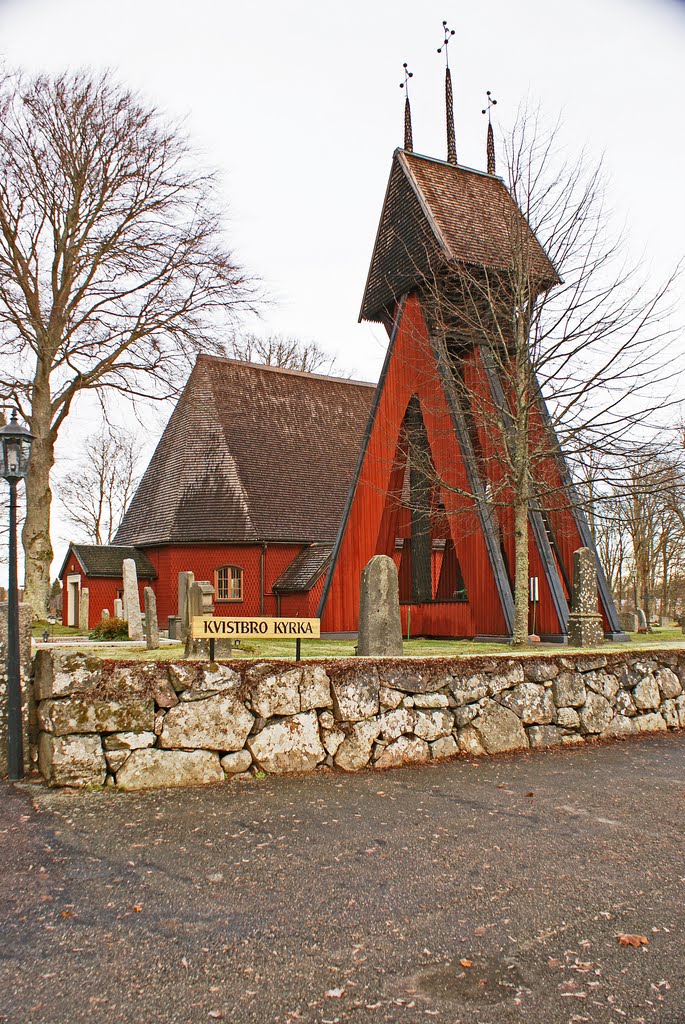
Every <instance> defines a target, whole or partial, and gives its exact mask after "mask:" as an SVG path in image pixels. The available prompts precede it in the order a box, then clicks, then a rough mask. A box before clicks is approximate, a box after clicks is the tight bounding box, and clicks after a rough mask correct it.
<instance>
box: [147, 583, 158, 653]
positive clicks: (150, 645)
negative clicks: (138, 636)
mask: <svg viewBox="0 0 685 1024" xmlns="http://www.w3.org/2000/svg"><path fill="white" fill-rule="evenodd" d="M143 597H144V599H145V640H146V642H147V649H148V651H153V650H156V648H158V647H159V622H158V621H157V598H156V597H155V592H154V590H153V589H152V587H146V588H145V590H144V591H143Z"/></svg>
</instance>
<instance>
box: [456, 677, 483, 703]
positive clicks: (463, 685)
mask: <svg viewBox="0 0 685 1024" xmlns="http://www.w3.org/2000/svg"><path fill="white" fill-rule="evenodd" d="M450 692H451V694H452V697H453V699H454V702H455V704H456V706H457V707H458V708H463V707H465V706H466V705H467V704H475V702H476V701H477V700H481V699H482V698H483V697H487V695H488V692H489V690H488V681H487V677H486V676H485V675H483V674H481V675H475V676H469V678H468V679H455V680H454V682H453V683H452V684H451V685H450Z"/></svg>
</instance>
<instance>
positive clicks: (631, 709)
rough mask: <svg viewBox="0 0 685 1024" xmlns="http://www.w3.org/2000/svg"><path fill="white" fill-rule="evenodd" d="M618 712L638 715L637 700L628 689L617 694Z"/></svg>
mask: <svg viewBox="0 0 685 1024" xmlns="http://www.w3.org/2000/svg"><path fill="white" fill-rule="evenodd" d="M616 713H617V714H619V715H630V716H632V715H636V714H637V708H636V707H635V701H634V700H633V698H632V696H631V695H630V693H629V692H628V691H627V690H619V691H618V693H617V694H616Z"/></svg>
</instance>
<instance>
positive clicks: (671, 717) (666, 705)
mask: <svg viewBox="0 0 685 1024" xmlns="http://www.w3.org/2000/svg"><path fill="white" fill-rule="evenodd" d="M661 714H662V716H663V719H664V722H665V723H666V726H667V728H669V729H679V728H680V719H679V716H678V708H677V707H676V702H675V701H674V700H665V701H664V702H663V704H662V705H661Z"/></svg>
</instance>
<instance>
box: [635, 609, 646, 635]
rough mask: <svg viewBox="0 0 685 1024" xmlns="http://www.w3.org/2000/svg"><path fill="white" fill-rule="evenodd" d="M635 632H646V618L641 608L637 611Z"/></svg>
mask: <svg viewBox="0 0 685 1024" xmlns="http://www.w3.org/2000/svg"><path fill="white" fill-rule="evenodd" d="M636 614H637V631H638V633H646V632H647V616H646V615H645V613H644V611H643V610H642V608H638V609H637V612H636Z"/></svg>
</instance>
